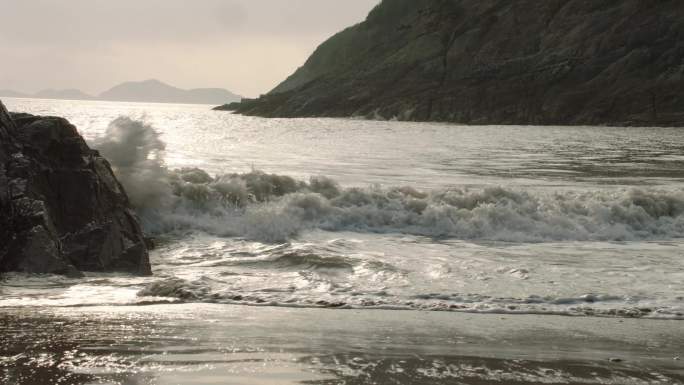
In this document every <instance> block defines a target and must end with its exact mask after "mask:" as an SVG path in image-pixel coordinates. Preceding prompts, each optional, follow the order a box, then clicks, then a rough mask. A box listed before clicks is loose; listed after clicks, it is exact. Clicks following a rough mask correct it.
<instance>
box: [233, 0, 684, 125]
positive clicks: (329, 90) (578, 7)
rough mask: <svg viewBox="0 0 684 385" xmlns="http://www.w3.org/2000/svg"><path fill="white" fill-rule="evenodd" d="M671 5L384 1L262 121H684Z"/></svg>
mask: <svg viewBox="0 0 684 385" xmlns="http://www.w3.org/2000/svg"><path fill="white" fill-rule="evenodd" d="M683 91H684V7H683V6H682V4H681V2H680V1H678V0H591V1H588V0H544V1H540V0H516V1H509V0H384V1H382V3H381V4H379V5H378V6H377V7H376V8H375V9H374V10H373V11H371V13H370V14H369V15H368V18H367V19H366V21H364V22H363V23H360V24H358V25H356V26H353V27H351V28H348V29H346V30H344V31H342V32H340V33H338V34H337V35H335V36H333V37H332V38H330V39H329V40H328V41H326V42H325V43H323V44H322V45H321V46H320V47H319V48H318V49H317V50H316V52H315V53H314V54H313V55H312V56H311V57H310V58H309V59H308V60H307V62H306V63H305V64H304V66H302V67H301V68H299V69H298V70H297V71H296V72H295V73H294V74H293V75H292V76H290V77H289V78H288V79H287V80H285V81H284V82H283V83H282V84H280V85H279V86H278V87H276V88H275V89H274V90H273V91H272V92H270V93H269V94H267V95H265V96H262V97H261V98H259V99H256V100H246V101H244V102H243V103H241V104H240V105H239V106H235V105H233V106H231V107H230V109H237V112H239V113H242V114H247V115H259V116H266V117H298V116H332V117H348V116H362V117H367V118H385V119H390V118H397V119H401V120H421V121H449V122H460V123H470V124H590V125H596V124H610V125H668V126H670V125H672V126H674V125H676V126H681V125H684V92H683Z"/></svg>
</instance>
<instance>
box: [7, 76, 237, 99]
mask: <svg viewBox="0 0 684 385" xmlns="http://www.w3.org/2000/svg"><path fill="white" fill-rule="evenodd" d="M0 96H4V97H9V98H37V99H67V100H108V101H120V102H149V103H187V104H224V103H233V102H239V101H240V100H241V99H242V97H241V96H239V95H236V94H234V93H232V92H230V91H228V90H224V89H222V88H196V89H191V90H183V89H180V88H176V87H173V86H170V85H168V84H165V83H162V82H160V81H159V80H154V79H152V80H145V81H142V82H126V83H122V84H119V85H118V86H115V87H113V88H111V89H109V90H107V91H105V92H103V93H101V94H100V95H99V96H97V97H95V96H91V95H88V94H86V93H84V92H82V91H80V90H77V89H64V90H54V89H46V90H43V91H40V92H37V93H35V94H26V93H22V92H17V91H12V90H0Z"/></svg>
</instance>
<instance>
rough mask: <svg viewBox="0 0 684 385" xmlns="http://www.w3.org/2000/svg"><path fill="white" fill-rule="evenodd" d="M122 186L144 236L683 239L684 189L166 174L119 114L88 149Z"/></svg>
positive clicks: (150, 139)
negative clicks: (348, 182) (365, 183)
mask: <svg viewBox="0 0 684 385" xmlns="http://www.w3.org/2000/svg"><path fill="white" fill-rule="evenodd" d="M94 146H95V147H96V148H99V149H100V151H101V152H102V154H103V155H104V156H105V157H107V158H108V159H109V160H110V161H111V163H112V167H113V169H114V171H115V173H116V174H117V176H118V177H119V178H120V181H121V182H122V184H123V185H124V187H125V188H126V190H127V192H128V194H129V196H130V198H131V202H132V204H133V205H134V206H135V207H136V209H137V211H138V213H139V215H140V217H141V220H142V222H143V226H144V228H145V229H146V231H148V232H150V233H153V234H162V233H166V232H170V231H177V230H201V231H206V232H209V233H211V234H215V235H219V236H237V237H245V238H249V239H254V240H259V241H264V242H276V241H283V240H287V239H289V238H292V237H294V236H296V235H297V234H298V233H299V232H301V231H304V230H307V229H322V230H328V231H358V232H397V233H406V234H413V235H423V236H430V237H443V238H458V239H477V240H493V241H512V242H543V241H571V240H577V241H580V240H601V241H628V240H638V239H668V238H679V237H681V236H682V235H683V234H684V215H683V214H684V193H682V192H679V191H656V190H646V189H641V190H640V189H630V190H598V191H558V192H555V193H549V192H540V191H534V190H528V191H526V190H520V189H515V188H505V187H489V188H482V189H469V188H461V189H459V188H453V189H444V190H435V191H419V190H417V189H415V188H412V187H398V188H382V187H377V186H372V187H368V188H343V187H341V186H340V185H339V184H337V183H336V182H335V181H334V180H332V179H330V178H327V177H322V176H321V177H312V178H311V179H310V180H308V181H298V180H295V179H293V178H291V177H288V176H282V175H273V174H267V173H264V172H261V171H251V172H248V173H243V174H226V175H218V176H211V175H209V174H208V173H206V172H205V171H203V170H200V169H196V168H191V169H190V168H188V169H178V170H170V169H168V168H167V167H166V166H165V164H164V147H165V146H164V143H163V142H162V141H161V140H160V138H159V134H158V133H157V132H156V131H155V130H154V128H153V127H151V126H149V125H147V124H145V123H144V122H140V121H135V120H132V119H130V118H126V117H122V118H118V119H116V120H115V121H113V122H112V123H111V124H110V126H109V128H108V129H107V131H106V135H105V136H104V137H102V138H100V139H98V140H96V142H95V143H94Z"/></svg>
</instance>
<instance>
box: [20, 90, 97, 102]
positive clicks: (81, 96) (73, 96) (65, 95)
mask: <svg viewBox="0 0 684 385" xmlns="http://www.w3.org/2000/svg"><path fill="white" fill-rule="evenodd" d="M31 97H34V98H38V99H67V100H92V99H95V98H94V97H93V96H90V95H88V94H86V93H84V92H83V91H81V90H77V89H74V88H70V89H66V90H53V89H47V90H42V91H40V92H37V93H35V94H34V95H32V96H31Z"/></svg>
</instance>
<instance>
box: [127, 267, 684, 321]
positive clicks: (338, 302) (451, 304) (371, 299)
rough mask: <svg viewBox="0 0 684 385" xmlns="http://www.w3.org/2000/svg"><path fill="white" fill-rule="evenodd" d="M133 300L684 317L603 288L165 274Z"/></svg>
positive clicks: (682, 312) (682, 313) (676, 309)
mask: <svg viewBox="0 0 684 385" xmlns="http://www.w3.org/2000/svg"><path fill="white" fill-rule="evenodd" d="M138 297H139V299H138V301H137V304H144V303H146V301H149V302H150V303H158V302H160V301H165V300H166V301H168V302H169V303H173V301H181V302H206V303H220V304H233V305H248V306H281V307H303V308H335V309H358V310H361V309H384V310H420V311H451V312H462V313H489V314H492V313H493V314H539V315H564V316H585V317H618V318H652V319H677V320H682V319H684V308H682V307H677V306H661V305H654V304H653V302H652V301H651V300H649V299H647V298H643V299H640V298H633V297H625V296H617V295H607V294H585V295H581V296H577V297H554V296H538V295H530V296H527V297H523V298H513V297H506V298H504V297H493V296H488V295H482V294H467V293H464V294H446V293H429V294H416V295H412V296H394V295H391V294H389V293H387V292H380V293H371V292H367V293H360V292H345V293H313V294H312V293H297V292H293V291H289V290H284V291H283V290H280V291H278V290H261V291H252V292H243V291H232V290H226V289H225V288H221V287H217V288H212V286H211V285H209V284H207V282H206V281H205V280H197V281H188V280H184V279H179V278H175V277H172V278H166V279H162V280H160V281H157V282H153V283H151V284H148V285H147V286H146V287H144V288H143V289H142V290H140V291H139V292H138Z"/></svg>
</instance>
